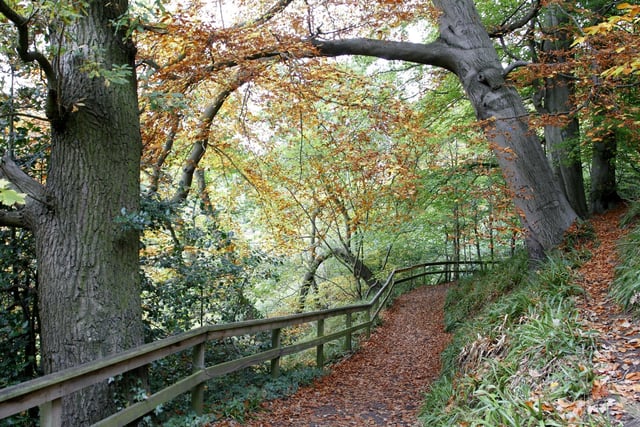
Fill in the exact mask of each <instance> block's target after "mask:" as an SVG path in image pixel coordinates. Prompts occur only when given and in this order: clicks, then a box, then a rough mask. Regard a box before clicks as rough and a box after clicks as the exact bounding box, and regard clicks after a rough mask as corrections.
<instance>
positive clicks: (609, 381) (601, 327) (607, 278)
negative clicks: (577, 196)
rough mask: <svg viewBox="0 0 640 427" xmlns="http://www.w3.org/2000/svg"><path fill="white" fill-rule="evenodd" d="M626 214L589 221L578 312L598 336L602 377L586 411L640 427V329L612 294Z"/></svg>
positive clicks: (598, 370) (618, 212)
mask: <svg viewBox="0 0 640 427" xmlns="http://www.w3.org/2000/svg"><path fill="white" fill-rule="evenodd" d="M623 213H624V208H619V209H615V210H612V211H610V212H607V213H606V214H604V215H599V216H597V217H594V218H593V219H592V220H591V223H592V224H593V227H594V230H595V232H596V235H597V236H598V238H597V240H596V241H595V242H591V243H589V244H588V245H587V248H588V249H589V250H590V251H591V253H592V257H591V259H590V260H589V261H587V262H585V263H584V264H583V265H582V267H581V268H580V271H579V273H580V277H581V278H580V280H579V284H580V285H581V286H582V287H583V288H584V289H585V291H586V296H585V299H584V300H583V301H582V303H581V304H580V306H579V308H580V312H581V316H582V318H583V319H584V321H585V322H586V323H587V325H588V327H589V328H590V329H592V330H594V331H597V333H598V336H599V349H598V351H597V352H596V354H595V360H594V362H595V363H596V373H597V375H598V379H596V380H595V381H594V383H593V388H592V391H591V402H590V405H589V407H588V410H589V411H591V412H593V413H608V414H610V415H611V416H612V417H613V419H614V420H616V421H619V422H622V423H623V425H625V426H627V425H629V426H631V425H635V426H640V325H638V323H637V322H636V321H635V320H634V319H633V318H632V317H631V316H630V315H628V314H626V313H623V312H622V311H621V310H620V308H619V307H618V306H617V305H616V304H615V303H614V302H613V301H611V299H610V298H609V295H608V291H609V287H610V286H611V283H612V282H613V279H614V274H615V272H614V267H615V265H616V263H617V262H618V259H617V249H616V244H617V242H618V241H619V240H620V239H621V238H622V236H623V234H624V230H622V229H621V228H620V227H619V221H620V218H621V216H622V215H623ZM639 274H640V273H639Z"/></svg>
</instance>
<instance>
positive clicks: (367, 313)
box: [364, 306, 372, 339]
mask: <svg viewBox="0 0 640 427" xmlns="http://www.w3.org/2000/svg"><path fill="white" fill-rule="evenodd" d="M371 307H372V306H370V307H368V308H367V309H366V310H365V312H364V320H365V321H366V322H367V339H369V338H371Z"/></svg>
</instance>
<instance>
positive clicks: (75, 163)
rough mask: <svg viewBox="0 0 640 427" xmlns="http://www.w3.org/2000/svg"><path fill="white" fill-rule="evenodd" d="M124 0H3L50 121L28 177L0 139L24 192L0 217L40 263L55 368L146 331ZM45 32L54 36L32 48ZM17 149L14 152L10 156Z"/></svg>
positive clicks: (79, 398) (46, 342) (90, 395)
mask: <svg viewBox="0 0 640 427" xmlns="http://www.w3.org/2000/svg"><path fill="white" fill-rule="evenodd" d="M127 8H128V3H127V1H126V0H112V1H108V2H106V1H93V0H92V1H82V2H66V1H63V2H44V3H41V4H38V5H35V4H34V5H31V4H24V3H15V2H11V3H9V2H6V1H0V14H1V15H2V16H3V17H4V19H5V20H6V21H9V22H10V23H11V24H12V25H13V27H14V28H15V34H16V36H15V37H16V38H15V40H16V42H15V50H16V52H17V56H13V57H11V58H10V60H11V61H16V62H17V61H18V59H20V60H22V61H26V62H35V63H36V64H37V66H38V67H39V68H40V72H41V73H42V75H43V76H44V80H45V82H44V83H45V84H46V88H47V103H46V110H45V111H42V112H41V113H40V114H43V115H46V118H47V119H48V121H49V122H50V124H51V133H50V145H49V149H48V157H47V166H48V168H47V173H46V176H45V177H44V179H42V180H36V179H34V178H32V177H30V176H29V175H27V174H26V173H25V172H24V171H23V170H22V169H21V168H20V167H19V166H18V162H17V161H16V159H15V158H14V155H13V153H12V152H11V150H9V149H7V147H2V149H3V151H4V153H3V157H2V161H1V163H0V178H3V179H6V180H8V181H10V182H11V184H12V186H13V187H12V188H14V189H16V190H17V191H19V192H21V193H24V194H25V195H26V201H25V203H24V204H23V205H22V206H20V207H19V208H17V209H10V210H7V209H2V210H1V211H0V225H3V226H11V227H24V228H28V229H30V230H31V231H32V233H33V235H34V238H35V252H36V257H37V266H38V300H39V303H38V306H39V309H40V321H41V335H40V338H41V363H42V368H43V370H44V373H52V372H55V371H58V370H61V369H65V368H69V367H72V366H75V365H78V364H81V363H84V362H89V361H91V360H95V359H98V358H101V357H104V356H106V355H109V354H113V353H117V352H120V351H123V350H125V349H127V348H130V347H134V346H137V345H139V344H141V343H142V339H143V328H142V318H141V305H140V279H139V265H138V250H139V246H138V245H139V243H138V240H139V239H138V231H137V229H136V227H135V226H128V225H127V224H123V223H122V222H121V221H119V220H118V219H119V218H121V217H122V216H123V214H126V213H131V212H137V210H138V206H139V168H140V155H141V137H140V127H139V120H138V99H137V86H136V76H135V72H134V58H135V52H136V50H135V47H134V45H133V44H132V42H131V40H130V37H129V34H128V32H127V31H128V29H127V20H126V18H125V16H126V15H125V13H126V12H127ZM43 36H44V37H46V40H49V41H51V45H50V46H47V47H46V48H45V49H46V50H39V46H41V42H40V41H41V40H42V39H43ZM18 160H19V159H18ZM116 390H117V387H116V384H115V383H113V384H108V383H107V382H105V383H101V384H98V385H96V386H93V387H88V388H86V389H84V390H82V391H80V392H78V393H76V394H74V395H72V396H70V397H68V398H66V399H64V402H63V421H62V423H63V425H65V426H86V425H89V424H91V423H92V422H94V421H96V420H98V419H101V418H103V417H104V416H105V414H108V413H110V412H111V411H112V409H114V407H115V404H116V402H115V399H114V396H115V392H116Z"/></svg>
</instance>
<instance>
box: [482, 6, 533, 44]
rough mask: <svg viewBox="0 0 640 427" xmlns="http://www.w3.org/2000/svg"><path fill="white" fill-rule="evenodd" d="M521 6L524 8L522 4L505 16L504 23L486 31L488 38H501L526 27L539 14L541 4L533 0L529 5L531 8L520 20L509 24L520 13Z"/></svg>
mask: <svg viewBox="0 0 640 427" xmlns="http://www.w3.org/2000/svg"><path fill="white" fill-rule="evenodd" d="M523 6H524V3H522V4H521V5H520V6H518V7H517V8H516V10H514V11H513V13H511V14H510V15H509V16H507V17H506V18H505V19H504V21H502V24H500V25H498V26H497V27H496V28H491V29H489V30H488V31H487V32H488V33H489V37H491V38H496V37H501V36H504V35H505V34H508V33H510V32H512V31H515V30H517V29H518V28H522V27H524V26H525V25H527V23H528V22H529V21H531V20H532V19H533V18H535V17H536V15H538V12H540V7H541V4H540V0H535V1H534V2H533V3H532V4H531V7H530V8H529V10H528V11H527V12H526V13H525V14H524V15H523V16H522V17H521V18H520V19H518V20H516V21H513V22H509V21H510V20H511V19H512V18H513V17H514V16H515V15H516V14H517V13H518V12H519V11H520V9H521V8H522V7H523Z"/></svg>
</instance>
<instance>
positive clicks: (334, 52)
mask: <svg viewBox="0 0 640 427" xmlns="http://www.w3.org/2000/svg"><path fill="white" fill-rule="evenodd" d="M433 4H434V6H435V7H436V8H437V9H438V10H439V11H440V12H441V13H440V15H439V16H438V24H439V36H438V38H437V39H436V40H435V41H433V42H431V43H428V44H415V43H408V42H390V41H381V40H375V39H363V38H360V39H344V40H320V39H317V38H316V39H314V41H313V44H314V46H315V47H316V48H317V49H318V51H319V52H320V53H321V54H323V55H326V56H338V55H367V56H376V57H380V58H386V59H394V60H404V61H411V62H417V63H421V64H426V65H433V66H436V67H441V68H444V69H446V70H448V71H450V72H452V73H454V74H455V75H456V76H458V78H459V79H460V82H461V84H462V85H463V87H464V89H465V92H466V94H467V96H468V97H469V100H470V101H471V103H472V105H473V106H474V108H475V110H476V115H477V117H478V119H479V120H481V121H484V125H485V134H486V136H487V138H488V139H489V141H490V145H491V148H492V150H493V151H494V153H495V155H496V157H497V159H498V162H499V164H500V167H501V169H502V173H503V175H504V177H505V179H506V182H507V184H508V186H509V188H510V190H511V192H512V195H513V200H514V203H515V206H516V208H517V210H518V211H519V213H520V215H521V220H522V223H523V227H524V229H525V231H526V242H527V247H528V250H529V252H530V254H531V256H532V257H533V258H540V257H541V256H542V254H543V253H544V252H545V251H546V250H548V249H550V248H552V247H554V246H555V245H557V244H558V243H559V242H560V241H561V239H562V236H563V234H564V232H565V231H566V230H567V228H568V227H569V226H570V225H571V224H572V223H573V222H574V220H575V219H576V217H577V215H576V213H575V211H574V210H573V209H572V208H571V206H570V205H569V203H568V201H567V199H566V197H565V195H564V194H563V192H562V191H561V189H560V187H559V185H558V182H557V181H556V180H555V179H554V177H553V172H552V170H551V167H550V166H549V163H548V162H547V160H546V158H545V156H544V152H543V151H542V148H541V145H540V140H539V138H538V137H537V136H536V135H535V133H534V132H532V130H531V129H530V127H529V126H528V123H527V122H528V112H527V110H526V109H525V107H524V104H523V102H522V98H521V97H520V95H519V94H518V93H517V92H516V90H515V89H514V88H513V87H512V86H510V85H508V84H507V83H506V82H505V70H504V68H503V66H502V64H501V62H500V60H499V57H498V55H497V53H496V50H495V47H494V46H493V42H492V41H491V39H490V38H489V34H488V33H487V31H486V29H485V28H484V26H483V25H482V22H481V20H480V16H479V15H478V13H477V10H476V8H475V5H474V4H473V2H472V1H471V0H435V1H433Z"/></svg>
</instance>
